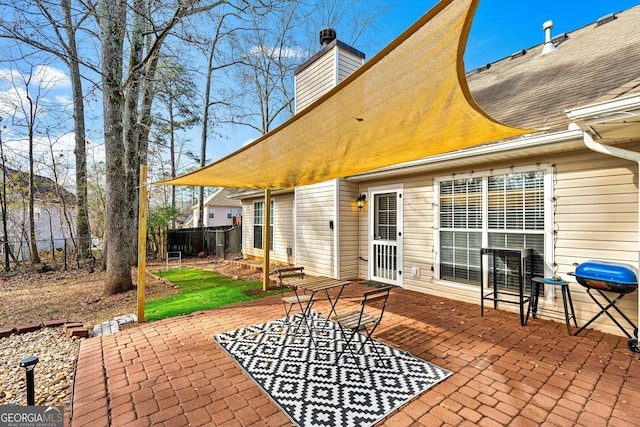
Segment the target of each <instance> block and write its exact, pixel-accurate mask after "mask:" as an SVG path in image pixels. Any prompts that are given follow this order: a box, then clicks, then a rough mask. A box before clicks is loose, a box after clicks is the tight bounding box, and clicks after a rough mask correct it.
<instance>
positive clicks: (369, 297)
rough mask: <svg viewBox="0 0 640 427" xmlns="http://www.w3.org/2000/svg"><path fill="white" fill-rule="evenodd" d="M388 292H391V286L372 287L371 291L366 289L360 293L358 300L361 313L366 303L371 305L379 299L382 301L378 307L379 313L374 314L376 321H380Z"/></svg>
mask: <svg viewBox="0 0 640 427" xmlns="http://www.w3.org/2000/svg"><path fill="white" fill-rule="evenodd" d="M390 292H391V286H388V287H384V288H379V289H373V290H371V291H366V292H365V293H364V294H363V295H362V301H361V302H360V303H361V304H362V311H361V313H364V311H365V308H366V306H367V305H373V304H374V303H378V302H379V301H382V306H381V307H380V308H379V310H380V314H379V315H378V316H376V323H380V321H381V320H382V316H383V315H384V310H385V308H386V307H387V301H388V300H389V293H390ZM376 305H378V304H376ZM361 317H362V314H361Z"/></svg>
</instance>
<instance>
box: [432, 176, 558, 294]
mask: <svg viewBox="0 0 640 427" xmlns="http://www.w3.org/2000/svg"><path fill="white" fill-rule="evenodd" d="M540 170H542V171H543V172H544V177H543V180H544V181H543V185H544V189H543V190H544V209H545V216H544V230H543V236H544V251H545V252H544V271H545V276H551V275H552V273H553V263H554V262H555V253H554V249H553V248H554V245H553V242H554V234H553V230H554V225H555V222H554V221H555V218H554V213H553V203H554V193H553V179H554V165H553V164H550V163H541V164H536V165H529V166H518V167H513V168H503V169H492V170H485V171H479V172H473V173H464V174H455V175H452V174H448V175H442V176H438V177H434V178H433V195H434V205H433V231H434V236H433V242H434V247H433V267H434V269H433V278H434V282H435V283H438V284H441V285H443V286H452V287H454V288H459V289H470V290H473V289H476V287H475V286H474V285H467V284H464V283H459V282H454V281H449V280H442V279H441V278H440V268H439V266H440V183H441V182H443V181H450V180H452V179H467V178H472V177H481V178H484V177H489V176H498V175H504V174H508V173H521V172H530V171H540ZM486 187H487V180H486V179H483V182H482V188H483V191H482V223H483V230H482V246H483V247H486V246H487V245H488V241H487V234H486V233H485V231H486V230H485V228H484V226H485V225H486V224H487V220H488V217H487V216H488V200H487V197H488V196H487V188H486ZM481 261H484V260H481ZM487 271H488V270H487V269H486V268H485V269H484V272H485V273H486V272H487ZM553 292H554V287H552V286H547V287H545V292H544V299H543V300H542V301H540V302H539V303H540V304H543V305H551V304H553V302H554V298H553Z"/></svg>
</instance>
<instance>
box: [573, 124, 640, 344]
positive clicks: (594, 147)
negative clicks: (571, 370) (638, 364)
mask: <svg viewBox="0 0 640 427" xmlns="http://www.w3.org/2000/svg"><path fill="white" fill-rule="evenodd" d="M583 139H584V145H585V146H586V147H587V148H588V149H589V150H591V151H595V152H596V153H601V154H606V155H608V156H612V157H618V158H620V159H625V160H630V161H633V162H636V163H637V164H638V176H640V153H638V152H636V151H630V150H624V149H622V148H619V147H612V146H609V145H603V144H600V143H599V142H596V141H595V140H594V139H593V135H592V134H591V132H589V131H587V130H585V131H584V132H583ZM637 252H638V272H640V185H639V186H638V249H637ZM638 318H639V319H640V292H638ZM634 335H635V337H636V338H635V339H630V340H629V342H628V344H627V345H628V347H629V349H630V350H631V351H633V352H634V353H640V348H639V347H638V327H637V325H636V329H635V331H634Z"/></svg>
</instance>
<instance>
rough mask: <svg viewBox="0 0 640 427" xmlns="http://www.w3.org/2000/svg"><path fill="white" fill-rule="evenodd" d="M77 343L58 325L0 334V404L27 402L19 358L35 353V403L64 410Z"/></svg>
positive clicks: (68, 404)
mask: <svg viewBox="0 0 640 427" xmlns="http://www.w3.org/2000/svg"><path fill="white" fill-rule="evenodd" d="M79 346H80V341H79V339H78V338H67V337H66V336H65V334H64V332H63V331H62V328H43V329H40V330H38V331H35V332H29V333H26V334H21V335H16V334H13V335H11V336H10V337H7V338H0V405H20V406H24V405H26V404H27V386H26V379H25V370H24V368H21V367H20V361H21V360H22V359H25V358H27V357H30V356H37V357H38V359H39V362H38V364H37V365H36V367H35V370H34V378H35V403H36V405H38V406H64V407H65V412H67V413H68V412H69V411H70V410H71V398H72V389H73V374H74V371H75V364H76V359H77V357H78V349H79Z"/></svg>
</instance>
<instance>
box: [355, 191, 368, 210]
mask: <svg viewBox="0 0 640 427" xmlns="http://www.w3.org/2000/svg"><path fill="white" fill-rule="evenodd" d="M365 200H367V195H366V194H365V193H362V194H361V195H359V196H358V198H357V199H356V204H357V205H358V209H362V208H363V207H364V201H365Z"/></svg>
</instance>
